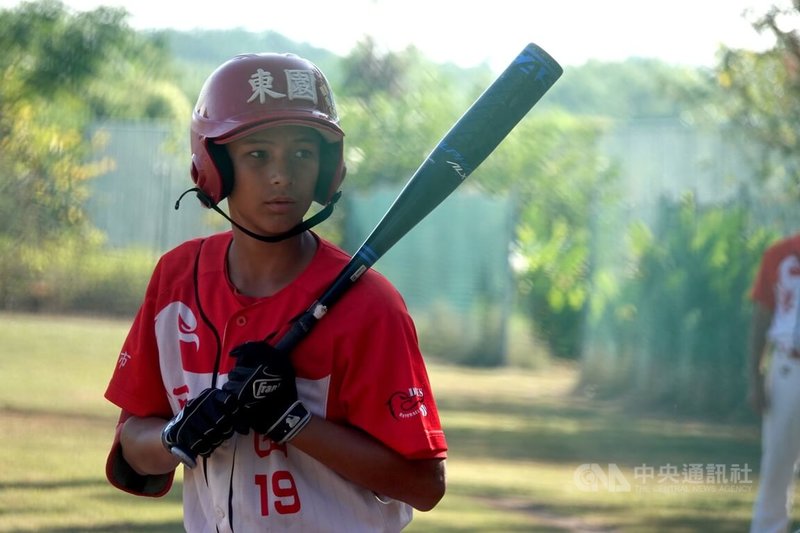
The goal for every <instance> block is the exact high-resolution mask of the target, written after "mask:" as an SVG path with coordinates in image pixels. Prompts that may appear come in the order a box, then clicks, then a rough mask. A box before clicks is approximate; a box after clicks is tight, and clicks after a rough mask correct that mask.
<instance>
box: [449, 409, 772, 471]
mask: <svg viewBox="0 0 800 533" xmlns="http://www.w3.org/2000/svg"><path fill="white" fill-rule="evenodd" d="M439 407H440V411H441V413H442V419H443V421H444V423H445V432H446V434H447V436H448V440H450V441H452V442H457V443H458V452H459V454H465V455H467V456H480V457H490V456H491V457H503V458H505V459H509V460H531V461H546V462H556V463H575V464H583V463H618V464H627V465H637V464H642V463H647V464H649V465H661V464H667V463H670V464H676V463H677V464H681V463H704V464H707V463H713V464H725V465H733V464H738V465H743V464H748V465H749V467H750V468H751V469H752V470H755V469H756V468H757V466H758V461H759V457H760V455H759V454H760V434H759V429H758V427H757V426H754V425H751V424H750V425H748V424H720V423H714V422H708V421H694V420H689V419H681V418H675V419H673V418H669V417H666V416H664V415H658V416H655V415H653V416H648V415H646V414H641V413H635V414H632V413H627V412H624V411H623V410H622V409H621V408H620V407H618V406H615V405H614V404H613V403H609V402H604V403H600V402H597V403H591V402H589V401H587V400H586V399H585V398H573V397H570V396H565V397H563V398H552V397H550V398H546V399H542V400H537V399H534V400H530V399H528V400H526V401H520V402H513V401H503V402H497V401H494V402H491V403H482V402H480V401H474V400H470V399H469V398H465V397H458V398H456V397H452V396H451V397H448V398H446V400H445V401H444V402H440V405H439ZM476 416H481V417H483V418H484V419H485V420H487V421H489V422H487V424H488V425H489V427H475V426H474V425H470V424H458V423H454V424H452V425H451V426H448V424H447V422H448V420H451V421H458V420H470V419H474V417H476ZM493 421H496V422H493Z"/></svg>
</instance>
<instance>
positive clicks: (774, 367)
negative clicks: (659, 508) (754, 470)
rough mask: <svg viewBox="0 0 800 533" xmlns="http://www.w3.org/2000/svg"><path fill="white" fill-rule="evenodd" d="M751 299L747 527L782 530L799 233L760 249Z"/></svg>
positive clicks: (799, 295) (789, 477) (798, 449)
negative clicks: (755, 478)
mask: <svg viewBox="0 0 800 533" xmlns="http://www.w3.org/2000/svg"><path fill="white" fill-rule="evenodd" d="M751 297H752V299H753V301H754V303H755V305H754V309H753V319H752V320H753V325H752V332H751V343H750V394H749V400H750V403H751V405H752V407H753V409H754V410H755V411H756V412H757V413H759V414H761V415H762V428H761V431H762V436H761V448H762V450H761V469H760V474H759V488H758V494H757V496H756V501H755V504H754V507H753V519H752V523H751V529H750V531H751V532H752V533H777V532H785V531H787V530H788V528H789V523H790V520H789V515H790V511H791V506H792V496H793V493H794V485H795V475H796V468H797V463H798V460H800V234H798V235H794V236H791V237H788V238H786V239H783V240H781V241H779V242H777V243H775V244H773V245H772V246H770V247H769V248H768V249H767V250H766V251H765V252H764V254H763V257H762V260H761V265H760V267H759V271H758V275H757V277H756V279H755V283H754V284H753V289H752V292H751Z"/></svg>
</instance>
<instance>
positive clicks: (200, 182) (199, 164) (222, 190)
mask: <svg viewBox="0 0 800 533" xmlns="http://www.w3.org/2000/svg"><path fill="white" fill-rule="evenodd" d="M191 176H192V181H194V182H195V184H196V185H197V188H198V189H200V191H202V193H203V198H202V199H201V201H202V203H203V204H204V205H205V206H206V207H211V206H212V205H217V204H218V203H219V202H221V201H222V200H223V199H224V198H227V197H228V195H229V194H230V193H231V191H232V190H233V162H232V161H231V158H230V156H229V155H228V151H227V150H226V149H225V147H224V146H221V145H219V144H216V143H215V142H213V141H209V140H205V141H203V142H201V143H200V145H199V146H198V147H197V150H194V151H193V153H192V166H191ZM207 204H211V205H207Z"/></svg>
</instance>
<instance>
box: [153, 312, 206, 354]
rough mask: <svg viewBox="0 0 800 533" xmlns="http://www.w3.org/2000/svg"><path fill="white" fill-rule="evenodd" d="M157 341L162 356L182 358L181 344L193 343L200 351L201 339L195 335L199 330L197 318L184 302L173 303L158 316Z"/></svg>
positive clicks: (156, 325)
mask: <svg viewBox="0 0 800 533" xmlns="http://www.w3.org/2000/svg"><path fill="white" fill-rule="evenodd" d="M155 327H156V341H157V342H158V349H159V351H160V352H161V353H162V354H166V353H169V354H171V355H174V356H180V353H181V347H180V343H181V342H191V343H192V344H194V345H195V347H196V348H197V349H198V350H199V349H200V337H198V336H197V334H196V333H193V332H194V331H195V330H196V329H197V318H195V316H194V313H193V312H192V310H191V309H189V306H187V305H186V304H184V303H183V302H172V303H171V304H169V305H167V306H166V307H164V309H162V310H161V312H159V313H158V314H157V315H156V324H155Z"/></svg>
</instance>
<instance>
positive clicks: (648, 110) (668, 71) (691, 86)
mask: <svg viewBox="0 0 800 533" xmlns="http://www.w3.org/2000/svg"><path fill="white" fill-rule="evenodd" d="M711 87H713V84H711V82H710V80H709V79H708V76H707V75H706V74H705V73H704V72H703V71H701V70H698V69H695V68H690V67H679V66H675V65H669V64H666V63H664V62H662V61H660V60H656V59H640V58H633V59H629V60H627V61H624V62H618V63H607V62H602V61H597V60H591V61H588V62H587V63H585V64H584V65H582V66H580V67H574V68H569V69H566V70H565V71H564V75H563V76H562V78H561V79H560V80H559V81H558V83H557V84H556V85H555V86H554V87H553V89H552V90H551V91H550V93H549V94H548V95H547V97H546V98H545V100H544V101H543V102H542V103H543V104H544V105H545V106H557V107H561V108H562V109H568V110H569V111H570V112H571V113H576V114H580V115H594V116H605V117H613V118H615V119H628V118H645V117H647V118H653V117H674V116H681V115H683V114H685V113H686V111H687V104H688V103H690V102H692V101H693V100H695V99H697V98H699V97H700V96H701V95H705V94H707V93H708V91H709V90H710V88H711Z"/></svg>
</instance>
